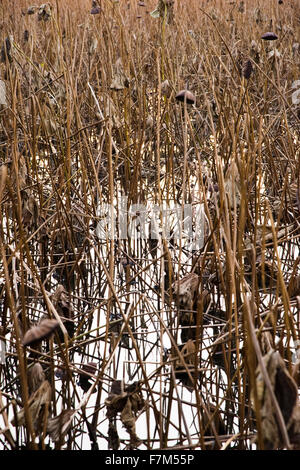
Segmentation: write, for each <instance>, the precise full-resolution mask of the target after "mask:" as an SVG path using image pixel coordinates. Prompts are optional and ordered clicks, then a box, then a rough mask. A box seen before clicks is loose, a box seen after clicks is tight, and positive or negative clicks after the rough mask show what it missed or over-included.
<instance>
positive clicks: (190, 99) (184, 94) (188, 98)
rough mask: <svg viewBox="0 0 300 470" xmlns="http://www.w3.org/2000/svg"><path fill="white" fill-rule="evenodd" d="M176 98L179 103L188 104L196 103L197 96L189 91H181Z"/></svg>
mask: <svg viewBox="0 0 300 470" xmlns="http://www.w3.org/2000/svg"><path fill="white" fill-rule="evenodd" d="M175 98H176V100H177V101H181V102H182V103H184V102H186V103H187V104H195V103H196V97H195V95H194V94H193V93H192V92H191V91H189V90H180V91H179V92H178V93H177V95H176V96H175Z"/></svg>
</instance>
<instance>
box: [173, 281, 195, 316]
mask: <svg viewBox="0 0 300 470" xmlns="http://www.w3.org/2000/svg"><path fill="white" fill-rule="evenodd" d="M198 287H199V276H198V275H197V274H195V273H190V274H187V275H186V276H184V277H183V278H182V279H180V280H179V281H175V282H174V283H173V285H172V290H173V295H174V297H175V299H178V301H179V308H181V309H184V310H193V304H194V300H195V295H196V293H197V290H198Z"/></svg>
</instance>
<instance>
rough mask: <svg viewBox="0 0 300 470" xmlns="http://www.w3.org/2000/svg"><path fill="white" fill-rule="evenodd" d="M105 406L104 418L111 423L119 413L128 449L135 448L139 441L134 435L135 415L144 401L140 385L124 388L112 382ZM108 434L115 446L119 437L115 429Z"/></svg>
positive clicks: (137, 383) (134, 384) (136, 383)
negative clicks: (127, 437)
mask: <svg viewBox="0 0 300 470" xmlns="http://www.w3.org/2000/svg"><path fill="white" fill-rule="evenodd" d="M123 390H124V391H123ZM105 405H106V407H107V412H106V416H107V418H108V419H109V422H110V423H112V420H113V419H114V418H115V417H116V416H117V414H118V413H121V414H120V418H121V421H122V423H123V425H124V427H125V429H126V431H127V432H128V434H129V436H130V447H131V448H134V447H137V446H138V445H139V443H140V440H139V438H138V437H137V435H136V429H135V421H136V414H137V412H138V411H140V410H142V408H143V407H144V406H145V400H144V398H143V395H142V391H141V383H140V382H135V383H133V384H130V385H127V386H124V384H123V382H122V381H120V380H119V381H114V382H113V384H112V388H111V393H110V394H109V396H108V398H107V399H106V400H105ZM109 429H110V428H109ZM110 432H111V433H113V437H114V445H117V440H118V438H119V436H118V433H117V430H116V428H114V429H113V430H112V429H110ZM112 445H113V443H112Z"/></svg>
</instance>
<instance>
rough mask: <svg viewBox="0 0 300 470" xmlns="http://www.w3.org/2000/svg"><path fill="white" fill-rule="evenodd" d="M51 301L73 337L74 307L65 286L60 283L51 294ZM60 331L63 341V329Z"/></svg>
mask: <svg viewBox="0 0 300 470" xmlns="http://www.w3.org/2000/svg"><path fill="white" fill-rule="evenodd" d="M51 301H52V303H53V305H54V307H55V308H56V310H57V313H58V314H59V316H60V317H61V319H62V322H63V324H64V326H65V327H66V330H67V332H68V335H69V336H70V338H72V337H73V336H74V307H73V304H72V302H71V300H70V297H69V294H68V292H67V291H66V290H65V288H64V286H62V285H61V284H58V286H57V288H56V290H55V292H54V294H52V296H51ZM59 333H60V340H61V341H63V334H62V332H61V330H60V331H59Z"/></svg>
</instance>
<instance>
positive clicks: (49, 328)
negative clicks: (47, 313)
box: [23, 319, 59, 346]
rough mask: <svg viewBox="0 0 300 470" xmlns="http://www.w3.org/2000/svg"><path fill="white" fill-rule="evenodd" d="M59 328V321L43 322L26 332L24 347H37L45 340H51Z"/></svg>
mask: <svg viewBox="0 0 300 470" xmlns="http://www.w3.org/2000/svg"><path fill="white" fill-rule="evenodd" d="M58 326H59V323H58V321H57V320H49V319H46V320H42V321H41V322H40V323H39V324H38V325H37V326H34V327H33V328H31V329H30V330H28V331H26V333H25V335H24V338H23V346H32V345H36V344H38V343H40V342H41V341H42V340H43V339H46V338H49V336H51V335H52V334H53V332H54V330H55V329H56V328H57V327H58Z"/></svg>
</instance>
